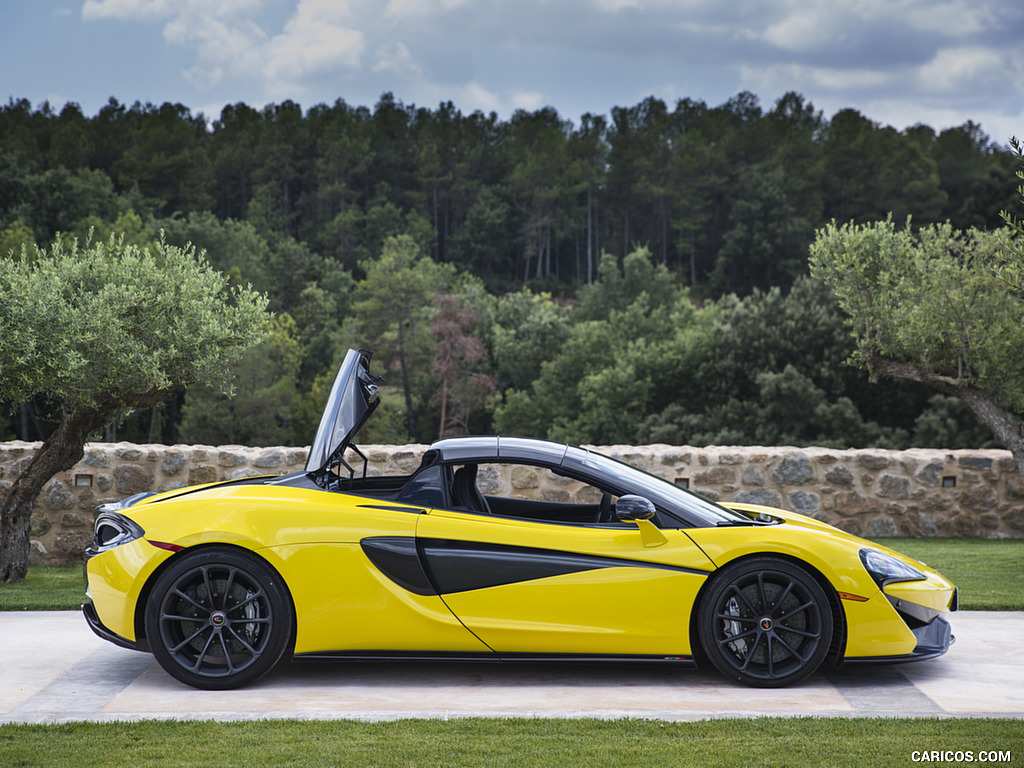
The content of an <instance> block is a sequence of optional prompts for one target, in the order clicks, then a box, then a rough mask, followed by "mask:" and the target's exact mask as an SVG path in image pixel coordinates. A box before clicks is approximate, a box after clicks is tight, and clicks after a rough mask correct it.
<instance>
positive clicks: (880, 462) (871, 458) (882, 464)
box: [857, 453, 889, 469]
mask: <svg viewBox="0 0 1024 768" xmlns="http://www.w3.org/2000/svg"><path fill="white" fill-rule="evenodd" d="M857 464H858V465H859V466H861V467H864V469H885V468H886V467H888V466H889V458H888V457H887V456H880V455H878V454H876V453H862V454H859V455H858V456H857Z"/></svg>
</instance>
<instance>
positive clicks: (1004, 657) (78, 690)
mask: <svg viewBox="0 0 1024 768" xmlns="http://www.w3.org/2000/svg"><path fill="white" fill-rule="evenodd" d="M952 624H953V631H954V634H955V635H956V636H957V642H956V644H955V645H954V646H953V647H952V648H951V649H950V651H949V652H948V653H947V654H946V655H945V656H943V657H941V658H939V659H936V660H934V661H925V662H918V663H915V664H899V665H877V666H867V667H866V666H847V667H844V668H842V669H840V670H838V671H834V672H830V673H828V674H819V675H816V676H814V677H812V678H811V679H810V680H808V681H807V682H805V683H804V684H802V685H800V686H797V687H795V688H789V689H783V690H758V689H754V688H746V687H742V686H739V685H732V684H730V683H727V682H724V681H723V680H722V679H721V678H719V677H718V676H717V675H716V674H713V673H711V672H694V671H687V670H672V669H665V668H664V667H632V666H629V667H627V666H623V667H585V666H584V667H576V666H574V667H555V666H551V665H540V664H526V665H512V664H507V665H502V664H441V663H420V664H414V663H303V664H292V665H285V666H283V667H279V668H278V669H277V670H275V671H274V672H273V673H271V674H270V675H268V676H267V677H265V678H263V679H261V680H260V681H258V682H257V683H256V684H254V685H252V686H249V687H248V688H243V689H242V690H237V691H197V690H194V689H192V688H189V687H187V686H184V685H182V684H180V683H178V682H176V681H175V680H174V679H172V678H171V677H169V676H168V675H166V674H165V673H164V672H163V670H162V669H160V667H159V666H158V665H157V664H156V662H155V661H153V659H152V657H151V656H149V655H148V654H143V653H138V652H135V651H128V650H124V649H121V648H117V647H116V646H113V645H111V644H109V643H107V642H105V641H103V640H100V639H99V638H98V637H96V636H95V635H93V634H92V632H91V631H90V630H89V628H88V627H87V626H86V624H85V621H84V619H82V617H81V615H80V614H78V613H75V612H32V613H0V648H2V649H3V653H2V655H0V723H56V722H65V721H72V720H92V721H111V720H142V719H167V718H181V719H216V720H245V719H266V718H300V719H340V718H353V719H362V720H385V719H395V718H402V717H464V716H474V715H482V716H491V717H509V716H526V717H597V718H617V717H641V718H657V719H665V720H699V719H707V718H722V717H746V716H764V715H783V716H798V715H799V716H803V715H819V716H834V717H862V716H863V717H868V716H870V717H874V716H892V717H896V716H923V717H941V716H965V717H1009V718H1022V719H1024V642H1022V638H1024V613H1019V612H1016V613H995V612H964V613H959V614H955V615H954V616H953V617H952Z"/></svg>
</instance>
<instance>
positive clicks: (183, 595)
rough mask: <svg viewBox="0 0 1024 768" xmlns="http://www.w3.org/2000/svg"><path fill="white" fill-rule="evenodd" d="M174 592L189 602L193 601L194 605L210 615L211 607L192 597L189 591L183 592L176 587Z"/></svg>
mask: <svg viewBox="0 0 1024 768" xmlns="http://www.w3.org/2000/svg"><path fill="white" fill-rule="evenodd" d="M174 594H176V595H177V596H178V597H180V598H182V599H184V600H185V601H187V602H189V603H192V605H194V606H195V607H196V608H198V609H199V610H200V611H203V612H204V613H206V614H207V615H209V613H210V610H211V609H210V607H209V606H206V605H203V604H202V603H200V602H199V601H198V600H196V599H195V598H194V597H192V596H191V595H189V594H188V593H186V592H182V591H181V589H178V588H175V589H174Z"/></svg>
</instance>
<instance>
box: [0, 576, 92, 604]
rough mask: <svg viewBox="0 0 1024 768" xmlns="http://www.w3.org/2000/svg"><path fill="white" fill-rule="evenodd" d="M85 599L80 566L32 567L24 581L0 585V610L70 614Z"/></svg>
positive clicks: (83, 581) (83, 580)
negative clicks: (68, 612)
mask: <svg viewBox="0 0 1024 768" xmlns="http://www.w3.org/2000/svg"><path fill="white" fill-rule="evenodd" d="M85 600H86V597H85V574H84V573H83V572H82V566H81V565H33V566H29V569H28V575H27V576H26V577H25V580H24V581H22V582H18V583H16V584H4V583H2V582H0V611H71V610H78V609H79V608H81V607H82V603H84V602H85Z"/></svg>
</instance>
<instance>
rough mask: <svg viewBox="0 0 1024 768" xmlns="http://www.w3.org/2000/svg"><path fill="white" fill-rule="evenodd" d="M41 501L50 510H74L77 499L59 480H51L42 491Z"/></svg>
mask: <svg viewBox="0 0 1024 768" xmlns="http://www.w3.org/2000/svg"><path fill="white" fill-rule="evenodd" d="M43 500H44V502H45V504H46V506H48V507H49V508H50V509H74V508H75V504H76V503H77V501H78V499H77V497H76V496H75V495H74V494H73V493H72V492H71V488H69V487H68V485H67V484H66V483H62V482H61V481H60V480H51V481H50V482H49V483H48V484H47V486H46V488H45V489H44V490H43Z"/></svg>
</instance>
